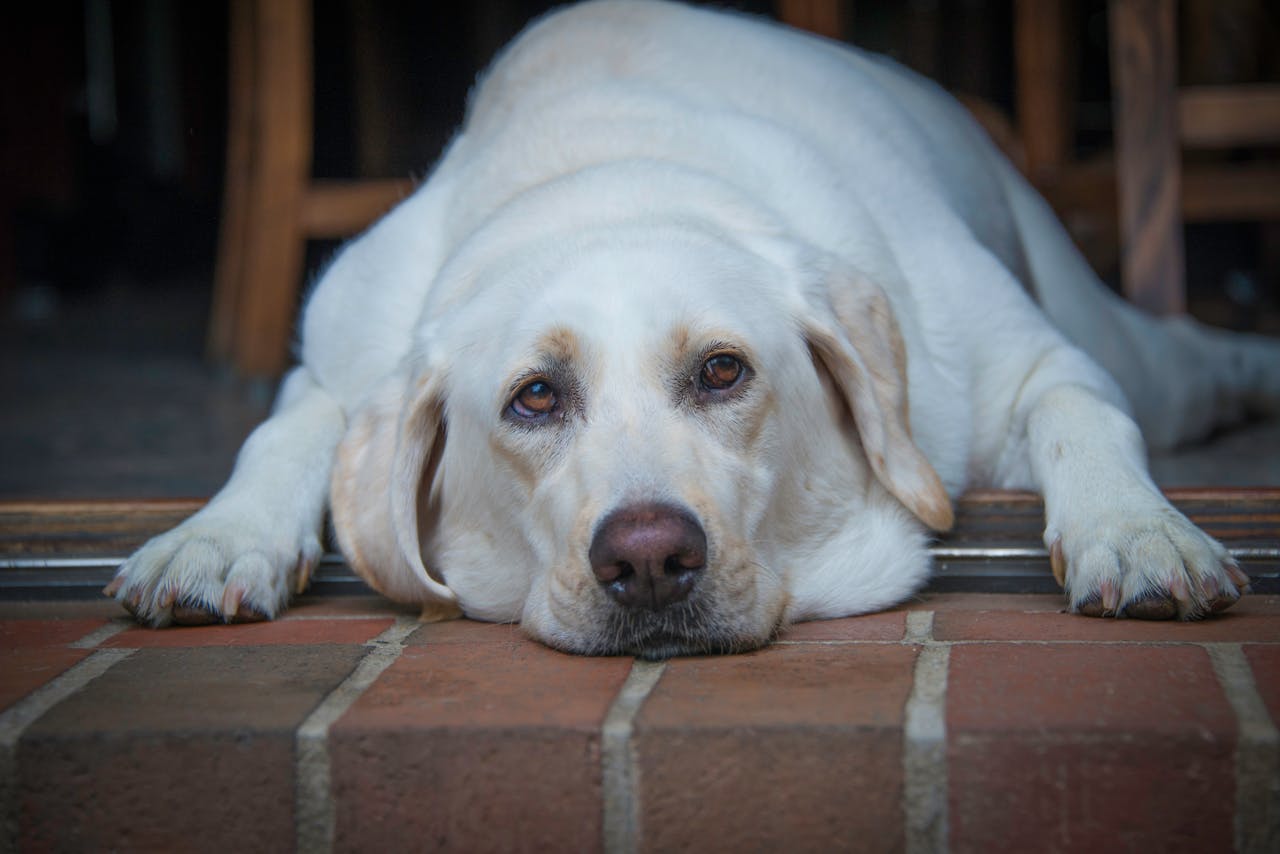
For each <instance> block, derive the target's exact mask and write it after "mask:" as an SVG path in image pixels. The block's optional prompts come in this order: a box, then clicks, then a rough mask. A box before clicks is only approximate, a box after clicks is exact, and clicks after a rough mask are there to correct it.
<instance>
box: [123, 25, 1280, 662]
mask: <svg viewBox="0 0 1280 854" xmlns="http://www.w3.org/2000/svg"><path fill="white" fill-rule="evenodd" d="M1046 315H1047V316H1046ZM1051 321H1052V322H1051ZM302 329H303V340H302V357H303V366H302V367H301V368H299V369H298V371H297V372H296V374H295V375H294V377H293V378H292V379H290V380H289V383H288V384H287V385H286V389H285V393H284V394H283V395H282V400H281V403H280V406H279V408H278V411H277V412H276V414H274V415H273V416H272V418H271V419H270V420H269V421H267V422H266V423H265V424H264V425H263V426H262V427H261V428H259V430H258V431H256V432H255V433H254V435H253V437H252V438H251V439H250V441H249V442H248V443H247V444H246V446H245V450H244V451H243V453H242V455H241V458H240V460H239V462H238V464H237V466H236V470H235V473H234V474H233V476H232V479H231V481H230V482H229V483H228V485H227V487H226V488H225V489H224V490H223V491H222V492H220V493H219V494H218V495H217V496H216V497H215V498H214V500H213V501H212V502H211V503H210V505H209V506H208V508H207V509H205V510H204V511H202V512H201V513H200V514H197V516H195V517H193V518H192V519H191V520H190V521H188V522H187V523H185V524H184V525H182V526H181V527H179V528H178V529H177V530H176V531H174V532H171V533H169V534H166V535H164V536H163V537H160V538H158V539H157V540H155V541H153V542H152V543H150V544H148V545H147V546H146V547H144V548H143V549H142V550H141V551H140V552H139V553H138V554H137V555H135V556H134V557H133V558H132V559H131V560H130V561H129V562H128V563H127V564H125V566H124V567H122V569H121V574H120V576H119V578H118V580H117V583H116V584H115V585H114V588H115V591H116V593H117V595H118V596H119V597H120V598H122V599H123V600H125V601H126V602H129V603H130V604H131V605H132V607H134V608H135V610H136V612H137V613H138V614H139V616H140V617H142V618H144V619H147V620H150V621H152V622H155V623H163V622H166V621H168V620H169V619H171V618H173V617H174V616H175V615H176V614H177V613H178V612H175V611H174V610H173V606H174V604H175V602H176V603H182V602H187V603H189V604H190V605H193V606H195V607H197V608H203V609H204V610H205V611H207V612H209V613H211V614H214V615H221V616H224V617H228V618H229V617H231V616H233V615H234V614H235V612H236V610H237V607H239V608H240V609H241V610H242V611H244V610H249V611H251V612H257V613H259V614H265V615H267V616H271V615H273V614H275V613H276V612H277V611H278V610H279V609H280V608H282V607H283V606H284V605H285V603H286V600H287V596H288V591H289V587H290V586H291V585H290V584H288V583H286V582H287V581H288V580H289V578H290V577H291V576H296V575H297V571H298V566H299V565H300V563H301V564H302V565H305V564H306V563H308V562H309V561H312V560H314V558H315V555H316V553H317V549H318V540H317V534H318V531H319V530H320V526H321V519H322V512H323V507H324V505H325V500H326V497H328V495H329V489H328V487H327V485H326V484H327V483H328V481H329V474H330V470H331V469H332V470H333V475H332V511H333V514H334V519H335V525H336V527H337V529H338V532H339V538H340V542H341V543H342V544H343V547H344V550H345V551H346V552H347V554H348V557H349V558H350V559H351V560H352V562H353V564H354V565H355V566H356V568H357V570H358V571H360V572H361V573H362V574H363V575H365V577H367V578H369V579H370V581H371V583H373V584H374V585H375V586H377V587H378V588H379V589H381V590H383V591H384V592H386V593H387V594H388V595H392V596H394V597H396V598H399V599H404V600H410V601H419V602H421V603H423V604H424V606H426V607H427V608H429V609H430V610H431V612H432V613H433V614H434V615H435V616H438V617H439V616H449V615H453V614H456V613H457V612H458V611H459V610H461V611H463V612H465V613H467V614H469V615H472V616H475V617H479V618H483V619H491V620H521V621H522V622H523V624H524V625H525V627H526V628H527V630H528V631H529V632H530V633H532V634H533V635H535V636H536V637H539V638H541V639H543V640H545V641H546V642H548V643H551V644H553V645H555V646H559V647H562V648H565V649H571V650H577V651H585V652H617V651H634V652H640V653H644V654H666V653H669V652H684V651H692V650H697V649H741V648H747V647H750V646H755V645H758V644H760V643H763V642H765V641H767V640H768V639H769V637H770V636H771V635H772V633H773V632H774V631H775V630H776V629H777V627H778V626H779V625H781V624H782V623H784V622H786V621H790V620H803V619H813V618H824V617H834V616H840V615H845V614H854V613H862V612H866V611H869V610H874V609H878V608H883V607H886V606H888V605H891V604H893V603H895V602H898V601H901V600H902V599H903V598H904V597H906V596H907V595H909V594H910V593H911V592H912V591H914V590H916V589H917V588H918V587H919V586H920V585H921V584H922V583H923V582H924V580H925V578H926V577H927V573H928V558H927V552H926V550H925V547H924V546H925V543H926V535H925V526H924V525H923V524H922V523H921V521H922V520H923V521H924V522H927V523H929V524H930V525H933V526H934V527H937V528H945V527H947V526H948V525H949V524H950V519H951V515H950V514H951V509H950V504H949V500H948V495H950V496H955V495H957V494H959V493H960V492H961V491H962V490H963V489H965V488H966V487H968V486H977V485H989V486H997V487H1034V488H1036V489H1039V490H1040V491H1041V492H1042V493H1043V494H1044V496H1045V499H1046V508H1047V516H1048V528H1047V531H1046V543H1047V544H1048V545H1050V546H1051V547H1053V548H1054V550H1055V555H1058V554H1061V555H1062V556H1063V560H1064V561H1065V583H1066V586H1067V588H1068V592H1069V594H1070V596H1071V601H1072V604H1073V606H1075V607H1077V608H1081V609H1084V610H1088V611H1091V612H1092V611H1098V610H1103V611H1107V612H1112V613H1114V612H1117V611H1122V610H1123V609H1124V608H1125V607H1126V605H1131V606H1133V607H1134V609H1135V613H1136V612H1140V611H1141V607H1138V606H1140V605H1141V604H1142V601H1143V600H1144V599H1147V598H1150V597H1152V596H1155V597H1156V598H1157V599H1159V598H1160V597H1172V598H1171V599H1170V601H1171V602H1175V603H1176V608H1177V612H1178V613H1179V614H1180V615H1182V616H1197V615H1199V614H1201V613H1203V612H1204V611H1205V610H1206V609H1208V608H1209V607H1221V606H1224V605H1226V604H1229V603H1230V602H1231V601H1233V600H1234V598H1235V596H1236V595H1238V594H1237V593H1236V583H1234V582H1235V581H1238V580H1239V575H1238V570H1235V569H1234V568H1233V567H1232V565H1231V564H1230V562H1229V559H1228V558H1227V557H1226V554H1225V552H1224V551H1223V550H1222V549H1221V547H1220V546H1218V545H1217V544H1216V543H1214V542H1213V541H1212V540H1210V539H1209V538H1208V537H1206V536H1204V535H1203V534H1202V533H1200V532H1199V531H1198V530H1197V529H1195V528H1194V527H1193V526H1192V525H1191V524H1190V523H1189V522H1187V521H1186V520H1185V519H1184V518H1182V517H1181V516H1180V515H1178V514H1177V513H1176V511H1174V510H1173V509H1172V508H1171V507H1169V505H1168V504H1167V502H1166V501H1165V500H1164V498H1163V497H1162V496H1161V495H1160V493H1159V491H1158V490H1156V489H1155V487H1154V486H1153V485H1152V484H1151V482H1150V479H1149V478H1148V477H1147V475H1146V472H1145V463H1144V459H1143V455H1144V451H1143V448H1142V443H1141V439H1140V438H1139V437H1138V433H1137V430H1136V428H1135V427H1134V424H1133V420H1132V419H1131V416H1130V409H1129V406H1130V403H1132V405H1133V407H1134V410H1133V414H1134V415H1136V417H1137V420H1138V421H1139V422H1140V423H1141V424H1142V425H1143V426H1144V428H1145V429H1147V430H1148V432H1149V435H1151V436H1153V438H1155V439H1156V440H1157V441H1158V442H1159V443H1160V444H1161V445H1169V444H1173V443H1175V442H1177V441H1181V440H1185V439H1188V438H1193V437H1196V436H1200V435H1203V434H1204V433H1205V432H1206V431H1207V430H1208V429H1209V428H1210V427H1211V426H1212V424H1213V423H1216V421H1218V420H1220V417H1221V416H1233V415H1235V414H1237V413H1238V411H1239V410H1240V408H1241V406H1242V405H1243V404H1244V403H1259V402H1262V403H1266V402H1267V401H1274V400H1275V399H1276V398H1277V397H1280V367H1278V365H1280V357H1278V355H1277V348H1276V347H1275V346H1274V345H1273V344H1269V343H1265V342H1261V341H1257V340H1243V339H1234V338H1226V337H1218V336H1215V335H1211V334H1209V333H1207V332H1205V331H1203V330H1199V329H1198V328H1195V327H1194V325H1192V324H1190V323H1188V322H1178V323H1161V322H1157V321H1154V320H1151V319H1149V318H1145V317H1142V316H1140V315H1139V314H1138V313H1137V312H1134V311H1133V310H1132V309H1130V308H1128V307H1127V306H1124V305H1123V304H1121V303H1120V302H1119V301H1118V300H1116V299H1114V298H1113V297H1111V296H1110V295H1109V294H1107V293H1106V292H1105V290H1104V289H1103V288H1102V286H1101V285H1100V284H1099V283H1098V282H1097V280H1096V278H1095V277H1094V276H1093V274H1092V273H1091V272H1090V271H1089V269H1088V267H1087V266H1086V265H1085V263H1084V262H1083V260H1082V259H1081V258H1080V257H1079V255H1078V254H1077V253H1076V252H1075V250H1074V249H1073V248H1072V247H1071V245H1070V241H1069V240H1068V239H1067V237H1066V236H1065V234H1064V233H1063V231H1062V229H1061V227H1060V226H1059V225H1058V224H1057V223H1056V222H1055V221H1054V220H1053V217H1052V215H1051V214H1050V213H1049V212H1048V209H1047V207H1046V206H1045V205H1044V203H1043V202H1042V201H1041V200H1040V199H1039V198H1038V197H1036V196H1035V194H1034V193H1033V192H1032V191H1031V190H1030V189H1029V188H1028V187H1027V186H1026V184H1025V183H1024V182H1023V181H1022V179H1021V178H1020V177H1019V176H1018V175H1017V174H1016V173H1015V172H1014V170H1013V169H1012V168H1011V167H1010V166H1009V164H1008V163H1007V162H1006V161H1005V160H1004V159H1003V158H1001V157H1000V155H999V154H998V153H997V152H996V151H995V149H994V147H993V146H992V145H991V144H990V143H989V142H988V141H987V139H986V138H985V137H984V136H983V135H982V133H981V132H980V131H979V130H978V129H977V127H976V125H974V123H973V122H972V121H971V120H970V119H969V117H968V115H967V114H966V113H965V112H964V110H963V109H962V108H960V107H959V106H958V105H957V104H956V103H954V102H953V101H951V100H950V99H949V98H948V97H947V96H946V95H945V94H943V93H942V92H941V91H939V90H938V89H936V88H935V87H933V86H932V85H931V84H929V83H927V82H926V81H923V80H921V79H919V78H917V77H915V76H914V75H912V74H910V73H909V72H907V71H905V70H903V69H901V68H899V67H897V66H896V65H893V64H892V63H890V62H887V61H885V60H883V59H880V58H877V57H874V56H870V55H866V54H863V53H860V52H858V51H856V50H852V49H848V48H845V47H842V46H837V45H835V44H833V43H829V42H825V41H822V40H820V39H816V38H813V37H809V36H805V35H802V34H799V33H795V32H792V31H788V30H785V29H783V28H779V27H775V26H771V25H769V24H767V23H764V22H762V21H757V20H754V19H750V18H747V17H742V16H737V15H732V14H721V13H715V12H710V11H705V10H696V9H692V8H688V7H683V6H679V5H674V4H668V3H658V2H611V0H605V1H604V2H597V3H589V4H584V5H582V6H579V7H575V8H572V9H570V10H568V11H563V12H558V13H555V14H553V15H550V16H548V17H547V18H545V19H543V20H542V21H540V22H539V23H537V24H536V25H534V26H533V27H531V28H530V29H529V30H528V31H526V33H525V34H523V35H522V36H521V37H520V38H519V39H518V40H517V41H516V42H515V43H514V44H513V45H512V46H511V47H510V48H509V49H508V50H507V51H506V52H505V53H504V54H503V55H502V57H501V58H500V59H499V61H498V62H497V63H496V64H495V66H494V67H493V68H492V69H491V70H490V71H489V72H488V74H487V76H486V77H485V79H484V81H483V82H482V85H481V86H480V87H479V88H478V90H477V92H476V93H475V96H474V98H473V102H472V104H471V105H470V110H469V114H468V119H467V122H466V124H465V125H464V127H463V129H462V131H461V133H460V135H459V136H458V137H457V138H456V139H455V141H454V142H453V143H452V145H451V146H450V148H449V150H448V151H447V152H446V154H445V156H444V158H443V160H442V161H441V163H440V164H439V166H438V167H437V168H436V170H435V172H434V173H433V174H432V176H431V177H430V178H429V179H428V180H427V182H426V183H425V184H424V185H423V186H422V187H421V188H420V189H419V190H418V192H417V193H416V194H414V196H412V197H411V198H410V199H408V200H407V201H405V202H404V203H403V204H402V205H400V206H399V207H398V208H397V209H396V210H395V211H394V212H392V213H391V214H390V215H388V216H387V217H386V218H385V219H383V220H382V221H381V222H380V223H378V224H377V225H376V226H374V227H373V228H372V229H371V230H370V231H369V232H368V233H366V234H365V235H363V236H362V237H361V238H359V239H358V240H356V241H354V242H353V243H351V244H350V245H349V246H347V247H346V249H345V250H344V251H343V252H342V254H341V255H340V256H339V257H338V258H337V259H336V261H335V262H334V263H333V265H332V266H331V267H330V269H329V270H328V271H327V272H326V274H325V276H324V277H323V279H322V281H321V282H320V284H319V286H318V287H317V289H316V291H315V293H314V294H313V295H312V297H311V299H310V301H309V303H308V305H307V309H306V313H305V315H304V318H303V323H302ZM712 344H715V345H717V346H729V347H731V348H732V349H733V351H734V352H736V353H739V354H740V355H742V356H743V357H744V360H745V361H746V362H747V363H748V364H749V365H750V366H751V368H752V370H753V375H752V376H751V377H750V380H749V382H748V383H747V384H746V385H744V387H743V388H744V390H743V392H742V393H741V394H739V395H738V396H737V397H734V398H732V399H731V400H730V401H728V402H718V403H716V404H714V405H705V404H704V403H700V402H698V401H697V400H695V399H693V398H691V397H690V396H689V395H690V392H689V386H688V383H689V382H690V381H691V379H690V378H691V377H692V376H696V373H697V370H698V366H699V362H698V359H699V358H702V355H700V354H705V352H706V348H707V347H709V346H711V345H712ZM1082 351H1084V352H1089V353H1091V354H1092V355H1093V356H1094V358H1096V359H1097V360H1098V361H1100V362H1101V363H1102V364H1103V365H1104V366H1105V367H1106V368H1107V369H1108V370H1110V372H1111V374H1110V375H1108V373H1107V372H1105V371H1104V370H1102V369H1100V368H1099V367H1098V365H1097V363H1095V361H1093V360H1092V359H1091V358H1090V357H1088V356H1086V355H1084V352H1082ZM1166 364H1173V365H1176V366H1177V367H1176V369H1175V371H1173V372H1171V378H1160V376H1159V372H1158V371H1156V370H1154V368H1155V367H1157V366H1160V365H1166ZM530 371H544V372H546V371H550V372H551V373H552V374H553V375H554V376H555V377H556V378H557V381H563V382H564V383H565V385H564V386H563V387H561V388H559V392H560V393H561V397H562V399H563V401H564V402H565V403H566V410H565V415H564V417H563V418H562V419H560V420H558V421H557V422H555V423H553V424H546V425H541V426H539V427H537V428H534V429H529V428H527V427H521V426H519V425H515V426H513V424H512V422H511V419H510V418H509V417H507V416H505V415H504V412H505V411H506V409H507V405H508V403H509V402H510V399H511V395H512V393H513V391H514V389H515V386H517V385H518V383H519V382H520V378H521V377H523V376H527V375H528V374H529V372H530ZM344 432H345V438H344ZM335 460H336V465H335ZM642 502H663V503H667V504H674V505H677V506H679V507H682V508H687V509H688V510H689V511H690V512H692V513H693V514H694V515H695V516H696V518H697V519H698V521H699V523H700V524H701V525H702V526H703V527H704V529H705V531H706V534H707V539H708V552H709V561H708V566H707V569H706V570H705V572H704V573H703V577H702V580H701V581H700V582H699V589H698V592H697V597H698V598H697V604H698V610H697V612H696V615H695V616H694V617H687V618H685V620H684V622H679V621H671V620H668V622H667V623H662V622H661V620H660V618H658V617H653V618H652V620H651V621H650V622H649V623H643V624H642V625H639V626H638V627H637V625H636V624H633V623H626V622H625V621H622V622H620V621H619V619H618V615H617V606H616V605H615V604H614V603H612V602H611V601H610V600H609V599H608V598H607V597H606V596H605V595H604V593H603V592H602V591H601V589H600V585H599V584H597V583H596V581H595V579H594V578H593V577H592V573H591V570H590V566H589V565H588V562H587V550H588V547H589V545H590V542H591V537H592V534H593V531H594V530H595V527H596V525H597V524H598V523H599V521H600V520H601V519H602V518H604V517H605V516H606V515H607V514H608V513H610V512H611V511H613V510H616V509H618V508H621V507H626V506H628V505H630V504H635V503H642ZM428 573H429V574H428ZM1233 573H1234V574H1235V575H1234V580H1233ZM228 591H231V592H230V593H229V592H228ZM232 600H234V601H232ZM241 600H243V604H242V603H241ZM1099 606H1100V607H1099ZM646 619H647V618H646ZM647 632H649V634H646V633H647ZM659 638H660V639H659Z"/></svg>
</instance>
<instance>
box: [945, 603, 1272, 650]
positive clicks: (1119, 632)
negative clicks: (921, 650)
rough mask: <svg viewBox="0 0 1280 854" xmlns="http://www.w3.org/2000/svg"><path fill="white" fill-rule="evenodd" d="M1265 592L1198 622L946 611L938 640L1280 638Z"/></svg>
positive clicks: (1202, 639)
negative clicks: (1265, 598) (1261, 595)
mask: <svg viewBox="0 0 1280 854" xmlns="http://www.w3.org/2000/svg"><path fill="white" fill-rule="evenodd" d="M1277 616H1278V615H1277V614H1275V613H1274V612H1272V611H1271V609H1270V606H1269V604H1268V603H1267V602H1266V601H1265V600H1264V599H1263V597H1258V598H1257V599H1255V597H1252V596H1246V597H1245V599H1244V600H1243V601H1241V602H1239V603H1237V604H1236V606H1235V607H1234V608H1232V609H1231V610H1230V611H1226V612H1224V613H1221V614H1217V615H1214V616H1213V617H1210V618H1208V619H1205V620H1198V621H1196V622H1179V621H1174V620H1155V621H1153V620H1117V619H1111V618H1105V619H1104V618H1094V617H1082V616H1080V615H1078V614H1067V613H1046V612H1042V611H1024V610H1014V609H1008V610H982V611H969V610H964V611H940V612H938V613H937V614H935V615H934V618H933V636H934V638H936V639H937V640H1045V641H1177V642H1184V643H1203V642H1209V641H1235V642H1239V641H1280V619H1277Z"/></svg>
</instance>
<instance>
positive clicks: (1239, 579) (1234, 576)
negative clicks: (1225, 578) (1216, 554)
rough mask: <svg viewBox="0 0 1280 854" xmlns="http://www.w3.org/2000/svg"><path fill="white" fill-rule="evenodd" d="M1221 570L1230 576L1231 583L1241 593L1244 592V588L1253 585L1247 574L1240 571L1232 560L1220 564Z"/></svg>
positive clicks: (1238, 566)
mask: <svg viewBox="0 0 1280 854" xmlns="http://www.w3.org/2000/svg"><path fill="white" fill-rule="evenodd" d="M1222 568H1223V569H1224V570H1226V572H1227V575H1229V576H1231V581H1232V583H1234V584H1235V586H1236V587H1237V588H1239V589H1240V591H1241V592H1244V590H1245V588H1247V587H1248V586H1249V585H1250V584H1251V583H1253V579H1251V578H1250V577H1249V574H1248V573H1247V572H1245V571H1244V570H1243V569H1241V568H1240V565H1239V564H1237V563H1236V562H1235V561H1233V560H1232V561H1225V562H1224V563H1223V564H1222Z"/></svg>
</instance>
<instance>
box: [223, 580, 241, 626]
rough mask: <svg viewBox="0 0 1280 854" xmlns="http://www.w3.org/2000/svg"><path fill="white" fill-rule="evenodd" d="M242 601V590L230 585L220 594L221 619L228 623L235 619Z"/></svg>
mask: <svg viewBox="0 0 1280 854" xmlns="http://www.w3.org/2000/svg"><path fill="white" fill-rule="evenodd" d="M243 600H244V588H243V587H239V586H237V585H234V584H231V585H228V586H227V589H226V590H224V591H223V593H222V618H223V619H224V620H226V621H227V622H228V623H230V622H231V621H233V620H234V619H235V616H236V613H237V612H239V610H240V603H241V602H242V601H243Z"/></svg>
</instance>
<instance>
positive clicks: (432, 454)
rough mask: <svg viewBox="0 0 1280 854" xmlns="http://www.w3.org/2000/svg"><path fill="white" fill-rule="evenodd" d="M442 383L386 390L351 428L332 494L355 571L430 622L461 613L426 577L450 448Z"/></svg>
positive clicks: (449, 594) (399, 384)
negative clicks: (428, 539) (425, 548)
mask: <svg viewBox="0 0 1280 854" xmlns="http://www.w3.org/2000/svg"><path fill="white" fill-rule="evenodd" d="M440 385H441V384H440V382H439V378H438V376H437V375H435V374H425V375H422V376H420V377H418V378H416V379H415V380H412V381H410V382H408V383H406V382H405V381H403V380H402V379H398V378H397V379H391V380H389V381H388V382H387V383H386V384H385V385H384V386H383V387H382V388H380V389H379V390H378V391H377V392H376V393H375V394H374V395H373V397H372V398H371V399H370V400H369V402H368V403H367V405H365V406H364V407H362V408H361V409H360V410H359V411H358V412H357V413H356V414H355V417H354V418H353V419H352V421H351V423H350V424H349V425H348V427H347V432H346V435H345V436H344V437H343V439H342V442H341V444H339V446H338V452H337V455H336V460H335V464H334V470H333V479H332V482H331V485H330V490H329V500H330V507H331V511H332V514H333V526H334V529H335V531H336V532H337V535H338V543H339V545H340V546H341V548H342V551H343V554H344V555H346V557H347V559H348V560H349V561H350V562H351V565H352V568H353V569H355V571H356V572H357V573H358V574H359V575H360V577H361V578H363V579H364V580H365V581H367V582H368V583H369V585H370V586H371V587H373V588H374V589H375V590H377V591H378V592H380V593H382V594H384V595H385V596H387V597H388V598H391V599H394V600H397V601H400V602H416V603H420V604H421V605H422V607H423V618H424V619H429V620H430V619H435V620H443V619H450V618H453V617H457V616H460V615H461V613H462V612H461V609H460V608H459V607H458V602H457V598H456V597H455V596H454V594H453V591H452V590H450V589H449V588H448V587H446V586H445V585H444V584H442V583H441V582H439V581H437V580H436V579H434V578H432V577H431V574H430V573H429V572H427V569H426V567H425V566H424V565H423V563H422V550H421V544H420V538H419V537H420V530H419V527H420V526H419V518H420V515H421V513H422V511H423V510H425V508H426V507H427V505H428V503H429V497H430V491H431V487H432V482H433V480H434V478H435V473H436V469H437V468H438V467H439V458H440V453H441V450H442V448H443V444H444V419H443V398H442V395H441V388H440Z"/></svg>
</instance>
